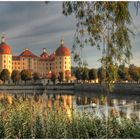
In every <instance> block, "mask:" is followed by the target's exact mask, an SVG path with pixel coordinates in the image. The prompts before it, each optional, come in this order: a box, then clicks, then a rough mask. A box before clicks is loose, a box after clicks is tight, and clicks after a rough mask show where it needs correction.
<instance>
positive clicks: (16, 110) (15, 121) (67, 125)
mask: <svg viewBox="0 0 140 140" xmlns="http://www.w3.org/2000/svg"><path fill="white" fill-rule="evenodd" d="M71 113H72V114H71V117H69V116H68V115H67V113H66V109H64V107H63V106H61V105H60V106H59V107H58V106H57V105H56V104H54V105H53V106H52V107H51V108H49V107H45V106H44V105H40V104H38V102H35V101H34V100H33V99H30V100H29V99H26V100H24V101H23V100H21V99H19V100H14V98H13V103H12V104H8V103H7V104H6V106H5V104H3V102H0V114H1V115H0V138H2V139H4V138H7V139H8V138H10V139H12V138H13V139H16V138H18V139H39V138H45V139H53V138H55V139H60V138H63V139H66V138H69V139H71V138H72V139H94V138H96V139H100V138H110V139H112V138H125V139H129V138H139V137H140V125H139V123H138V120H137V119H127V118H123V117H120V118H118V117H109V118H106V119H105V118H103V119H99V118H95V117H93V116H91V115H90V114H87V113H85V112H83V113H79V112H76V113H75V112H74V111H73V110H71Z"/></svg>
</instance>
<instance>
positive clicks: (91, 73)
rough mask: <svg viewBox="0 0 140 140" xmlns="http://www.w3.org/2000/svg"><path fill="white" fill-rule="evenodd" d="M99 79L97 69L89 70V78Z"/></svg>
mask: <svg viewBox="0 0 140 140" xmlns="http://www.w3.org/2000/svg"><path fill="white" fill-rule="evenodd" d="M96 79H97V70H96V69H90V70H89V80H96Z"/></svg>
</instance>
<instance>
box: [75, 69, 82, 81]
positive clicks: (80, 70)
mask: <svg viewBox="0 0 140 140" xmlns="http://www.w3.org/2000/svg"><path fill="white" fill-rule="evenodd" d="M75 77H76V79H77V83H78V81H79V80H82V68H78V69H77V70H76V72H75Z"/></svg>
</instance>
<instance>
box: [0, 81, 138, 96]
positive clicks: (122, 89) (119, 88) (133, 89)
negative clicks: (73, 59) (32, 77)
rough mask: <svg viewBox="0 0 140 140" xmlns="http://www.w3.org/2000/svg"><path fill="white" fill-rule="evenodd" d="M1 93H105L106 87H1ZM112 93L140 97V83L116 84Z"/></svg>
mask: <svg viewBox="0 0 140 140" xmlns="http://www.w3.org/2000/svg"><path fill="white" fill-rule="evenodd" d="M0 91H2V92H8V91H11V92H13V91H15V92H18V91H20V92H21V91H22V92H23V91H24V92H26V91H31V92H34V91H43V92H45V91H52V92H53V91H75V92H89V93H90V92H97V93H104V92H105V91H106V90H105V87H104V86H102V85H100V84H57V85H41V84H36V85H0ZM111 93H118V94H122V93H127V94H132V93H133V94H139V95H140V83H116V84H115V88H114V91H113V92H111Z"/></svg>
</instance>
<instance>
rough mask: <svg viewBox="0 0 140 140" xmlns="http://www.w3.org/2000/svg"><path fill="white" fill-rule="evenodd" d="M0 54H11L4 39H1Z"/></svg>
mask: <svg viewBox="0 0 140 140" xmlns="http://www.w3.org/2000/svg"><path fill="white" fill-rule="evenodd" d="M0 54H12V50H11V47H10V46H9V45H7V44H6V43H5V38H4V37H2V40H1V44H0Z"/></svg>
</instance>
